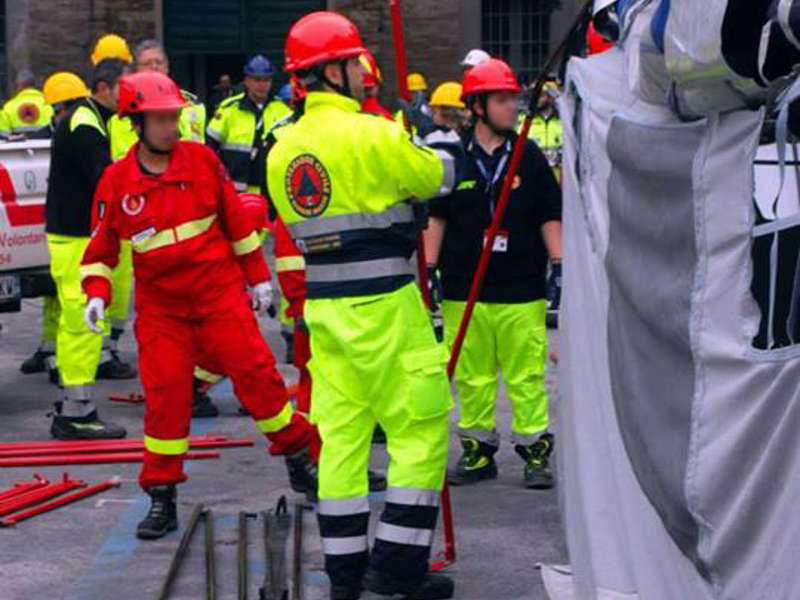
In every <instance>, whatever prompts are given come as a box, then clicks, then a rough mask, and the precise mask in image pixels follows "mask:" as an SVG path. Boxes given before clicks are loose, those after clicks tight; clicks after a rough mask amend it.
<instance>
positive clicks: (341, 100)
mask: <svg viewBox="0 0 800 600" xmlns="http://www.w3.org/2000/svg"><path fill="white" fill-rule="evenodd" d="M321 106H334V107H336V108H338V109H339V110H343V111H346V112H358V111H360V110H361V105H360V104H359V103H358V102H357V101H356V100H353V99H352V98H348V97H347V96H342V95H341V94H335V93H333V92H309V94H308V96H306V112H308V111H310V110H314V109H315V108H317V107H321Z"/></svg>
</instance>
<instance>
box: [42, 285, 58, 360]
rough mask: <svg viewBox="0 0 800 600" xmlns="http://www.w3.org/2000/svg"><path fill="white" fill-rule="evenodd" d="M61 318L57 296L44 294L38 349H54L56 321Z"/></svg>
mask: <svg viewBox="0 0 800 600" xmlns="http://www.w3.org/2000/svg"><path fill="white" fill-rule="evenodd" d="M60 319H61V305H60V304H59V303H58V296H44V297H43V298H42V343H41V345H40V349H41V350H43V351H45V352H55V351H56V336H57V335H58V322H59V320H60Z"/></svg>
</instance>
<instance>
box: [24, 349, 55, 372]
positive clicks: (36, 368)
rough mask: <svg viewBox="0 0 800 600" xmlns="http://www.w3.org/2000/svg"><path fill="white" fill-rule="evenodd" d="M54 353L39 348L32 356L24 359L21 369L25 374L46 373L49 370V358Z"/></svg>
mask: <svg viewBox="0 0 800 600" xmlns="http://www.w3.org/2000/svg"><path fill="white" fill-rule="evenodd" d="M53 355H54V353H53V352H45V351H44V350H42V349H39V350H37V351H36V352H34V353H33V355H32V356H30V357H29V358H27V359H25V360H24V361H23V363H22V364H21V365H20V367H19V370H20V371H22V372H23V373H24V374H25V375H31V374H33V373H44V372H45V371H47V359H48V358H50V357H51V356H53Z"/></svg>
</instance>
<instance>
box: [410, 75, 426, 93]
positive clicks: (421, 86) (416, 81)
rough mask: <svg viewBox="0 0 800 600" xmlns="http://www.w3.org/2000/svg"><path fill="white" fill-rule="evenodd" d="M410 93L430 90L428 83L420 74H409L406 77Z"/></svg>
mask: <svg viewBox="0 0 800 600" xmlns="http://www.w3.org/2000/svg"><path fill="white" fill-rule="evenodd" d="M406 81H407V82H408V91H409V92H421V91H424V90H427V89H428V82H427V81H425V77H423V76H422V74H420V73H409V74H408V77H406Z"/></svg>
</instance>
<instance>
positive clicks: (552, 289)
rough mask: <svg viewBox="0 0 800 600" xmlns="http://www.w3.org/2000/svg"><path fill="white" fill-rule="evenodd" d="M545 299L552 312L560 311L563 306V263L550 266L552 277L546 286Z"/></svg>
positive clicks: (548, 279)
mask: <svg viewBox="0 0 800 600" xmlns="http://www.w3.org/2000/svg"><path fill="white" fill-rule="evenodd" d="M545 298H546V299H547V302H548V304H549V307H550V309H551V310H558V307H559V306H560V305H561V261H558V262H554V263H552V264H551V265H550V276H549V277H548V278H547V283H546V285H545Z"/></svg>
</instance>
